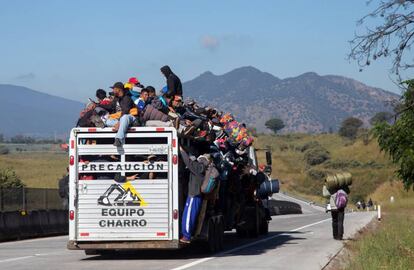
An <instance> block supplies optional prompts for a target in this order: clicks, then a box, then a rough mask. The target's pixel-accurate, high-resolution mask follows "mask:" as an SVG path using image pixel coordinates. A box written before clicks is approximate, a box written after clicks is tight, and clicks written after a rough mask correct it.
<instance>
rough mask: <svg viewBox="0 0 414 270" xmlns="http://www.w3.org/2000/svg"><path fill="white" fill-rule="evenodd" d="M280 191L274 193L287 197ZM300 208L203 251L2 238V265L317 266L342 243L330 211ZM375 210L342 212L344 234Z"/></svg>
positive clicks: (349, 233) (131, 268) (33, 267)
mask: <svg viewBox="0 0 414 270" xmlns="http://www.w3.org/2000/svg"><path fill="white" fill-rule="evenodd" d="M286 198H287V197H285V196H284V195H278V197H277V199H286ZM292 200H294V201H295V202H298V203H300V204H301V205H302V208H303V212H304V214H302V215H286V216H276V217H273V220H272V221H271V223H270V226H269V234H268V235H266V236H263V237H260V238H256V239H238V238H237V237H236V235H235V233H234V232H229V233H226V235H225V250H224V251H223V252H221V253H218V254H208V253H205V252H204V251H203V249H202V247H201V246H191V247H188V248H185V249H182V250H177V251H135V252H124V253H116V254H113V255H107V256H86V255H84V252H83V251H69V250H66V242H67V237H66V236H59V237H50V238H42V239H32V240H24V241H16V242H7V243H1V244H0V269H8V270H13V269H30V270H37V269H39V270H45V269H58V270H65V269H82V270H87V269H99V270H101V269H116V270H121V269H128V270H135V269H143V270H152V269H163V270H165V269H175V270H180V269H209V270H211V269H226V270H230V269H238V270H240V269H249V270H251V269H321V268H323V267H324V266H325V265H326V264H327V263H328V262H329V259H330V258H331V257H332V256H333V255H335V254H336V253H337V252H338V251H339V250H340V249H341V247H342V245H343V243H342V242H341V241H336V240H333V239H332V236H331V234H332V233H331V223H330V222H331V220H330V215H329V214H326V213H325V212H323V209H321V208H319V207H317V206H310V205H308V204H306V203H302V202H300V201H296V200H295V199H292ZM374 216H375V213H372V212H371V213H367V212H363V213H350V214H347V215H346V217H345V238H349V237H351V236H352V235H353V234H354V233H356V232H357V231H358V230H359V229H360V228H362V227H364V226H365V225H366V224H367V223H368V222H369V221H370V220H372V218H373V217H374Z"/></svg>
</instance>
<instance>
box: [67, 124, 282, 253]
mask: <svg viewBox="0 0 414 270" xmlns="http://www.w3.org/2000/svg"><path fill="white" fill-rule="evenodd" d="M114 137H115V132H113V130H112V129H111V128H73V129H72V131H71V134H70V140H69V179H70V180H69V241H68V245H67V246H68V249H71V250H85V253H86V254H87V255H93V254H102V253H105V252H108V251H117V250H131V249H179V248H181V247H182V246H183V245H182V244H181V243H180V241H179V239H180V229H181V215H182V211H183V207H184V202H185V193H186V188H185V186H186V183H187V181H186V177H187V176H188V174H187V173H186V168H185V166H183V164H182V163H181V162H180V158H179V145H188V144H189V143H190V142H189V141H188V140H185V139H181V138H178V136H177V131H176V129H175V128H173V127H132V128H130V129H129V131H128V133H127V135H126V139H125V144H124V145H123V146H122V147H115V146H114V145H113V141H114ZM246 155H247V159H246V160H247V161H248V166H249V167H248V168H249V169H250V171H255V170H256V171H255V172H257V168H258V163H257V157H256V151H255V149H254V148H253V147H252V146H250V147H249V149H248V151H247V154H246ZM269 156H270V153H266V157H267V159H268V163H269V164H268V165H270V164H271V156H270V161H269ZM249 173H250V172H249ZM245 176H246V175H245ZM246 177H252V179H253V180H252V181H253V187H252V186H251V185H246V184H245V185H244V186H243V185H240V186H239V187H238V188H239V190H236V191H234V190H233V192H232V193H231V194H232V195H229V194H230V193H229V194H227V193H228V192H227V191H226V190H228V188H227V189H226V188H225V183H222V185H221V184H219V185H218V186H217V187H216V190H215V192H213V194H209V195H206V196H205V198H204V199H203V205H202V209H201V211H200V214H199V218H198V225H197V228H196V232H195V235H194V239H195V240H196V242H200V241H201V242H204V243H205V244H204V245H205V247H206V248H207V249H208V250H209V251H211V252H216V251H219V250H221V249H222V248H223V239H224V231H231V230H233V229H235V230H236V231H237V234H238V235H239V236H240V237H248V236H250V237H256V236H258V235H259V234H266V233H267V232H268V220H269V214H268V210H267V209H266V207H265V206H266V203H265V201H266V200H265V199H266V198H265V197H266V196H261V197H260V198H259V197H258V196H257V190H256V189H257V188H258V187H259V186H260V187H261V186H265V188H267V189H268V187H270V189H272V188H273V190H271V191H270V192H269V195H270V194H271V193H274V192H277V191H278V183H276V182H275V180H273V182H272V181H270V178H266V179H265V181H267V182H266V183H264V184H265V185H263V183H260V184H255V180H254V179H255V177H256V176H255V175H254V173H253V174H252V175H248V176H246ZM266 177H268V176H267V175H266ZM249 181H250V180H249ZM262 182H263V180H262ZM249 183H250V182H249ZM269 183H270V185H269ZM271 183H274V184H276V185H272V184H271ZM220 185H221V186H220ZM255 185H256V186H255ZM275 187H276V188H275ZM275 189H276V190H275ZM245 193H246V194H248V195H245ZM261 193H263V192H261ZM265 193H266V192H265ZM227 196H231V197H230V198H227Z"/></svg>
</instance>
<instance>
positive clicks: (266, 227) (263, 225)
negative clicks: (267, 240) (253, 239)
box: [260, 218, 269, 234]
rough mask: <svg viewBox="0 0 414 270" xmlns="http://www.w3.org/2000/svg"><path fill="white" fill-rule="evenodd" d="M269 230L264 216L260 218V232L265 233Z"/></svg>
mask: <svg viewBox="0 0 414 270" xmlns="http://www.w3.org/2000/svg"><path fill="white" fill-rule="evenodd" d="M268 232H269V222H268V221H267V219H266V218H264V219H262V223H261V224H260V234H267V233H268Z"/></svg>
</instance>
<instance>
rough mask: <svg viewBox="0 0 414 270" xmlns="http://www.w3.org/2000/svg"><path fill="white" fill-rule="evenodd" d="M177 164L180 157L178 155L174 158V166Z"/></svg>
mask: <svg viewBox="0 0 414 270" xmlns="http://www.w3.org/2000/svg"><path fill="white" fill-rule="evenodd" d="M177 163H178V156H177V155H174V156H173V164H174V165H177Z"/></svg>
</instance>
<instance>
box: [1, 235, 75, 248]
mask: <svg viewBox="0 0 414 270" xmlns="http://www.w3.org/2000/svg"><path fill="white" fill-rule="evenodd" d="M60 238H62V239H64V238H66V239H68V238H69V236H67V235H63V236H51V237H44V238H33V239H26V240H16V241H11V242H3V243H0V247H1V246H7V245H13V244H21V243H30V242H38V241H48V240H53V239H60Z"/></svg>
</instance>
